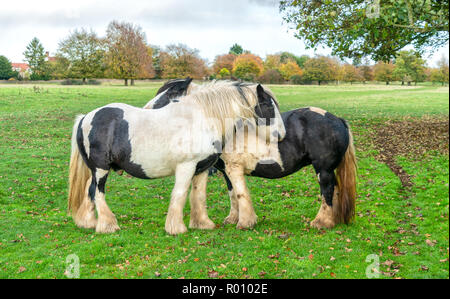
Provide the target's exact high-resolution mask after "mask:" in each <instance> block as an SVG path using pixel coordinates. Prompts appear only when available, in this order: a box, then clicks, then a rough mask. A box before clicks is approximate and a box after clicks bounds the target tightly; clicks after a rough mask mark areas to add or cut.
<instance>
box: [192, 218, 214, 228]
mask: <svg viewBox="0 0 450 299" xmlns="http://www.w3.org/2000/svg"><path fill="white" fill-rule="evenodd" d="M189 228H195V229H215V228H216V225H215V224H214V222H212V221H211V219H206V220H202V221H191V222H190V223H189Z"/></svg>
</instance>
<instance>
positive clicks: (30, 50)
mask: <svg viewBox="0 0 450 299" xmlns="http://www.w3.org/2000/svg"><path fill="white" fill-rule="evenodd" d="M23 56H25V61H26V62H27V63H28V65H29V66H30V69H31V72H32V73H31V76H30V79H31V80H48V79H50V74H49V69H48V65H47V62H46V61H45V58H46V55H45V50H44V46H43V45H42V44H41V42H40V41H39V39H38V38H36V37H35V38H33V39H32V40H31V42H30V43H29V44H28V45H27V48H26V50H25V52H23Z"/></svg>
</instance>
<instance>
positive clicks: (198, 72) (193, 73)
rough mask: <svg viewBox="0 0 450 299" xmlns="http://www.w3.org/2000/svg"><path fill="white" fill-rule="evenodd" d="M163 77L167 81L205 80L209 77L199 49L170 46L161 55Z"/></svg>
mask: <svg viewBox="0 0 450 299" xmlns="http://www.w3.org/2000/svg"><path fill="white" fill-rule="evenodd" d="M160 60H161V69H162V70H163V72H162V77H163V78H165V79H173V78H181V77H183V78H184V77H188V76H189V77H191V78H194V79H203V78H204V77H206V76H207V75H208V69H207V67H206V62H205V61H204V60H203V59H202V58H201V57H200V56H199V51H198V50H197V49H191V48H189V47H188V46H186V45H183V44H178V45H169V46H167V48H166V51H165V52H162V53H161V55H160Z"/></svg>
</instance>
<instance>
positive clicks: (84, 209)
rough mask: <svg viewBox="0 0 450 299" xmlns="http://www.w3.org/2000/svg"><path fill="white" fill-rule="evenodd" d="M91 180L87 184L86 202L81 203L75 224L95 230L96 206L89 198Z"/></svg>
mask: <svg viewBox="0 0 450 299" xmlns="http://www.w3.org/2000/svg"><path fill="white" fill-rule="evenodd" d="M91 180H92V179H91V178H89V179H88V181H89V182H88V183H87V184H86V190H85V191H84V200H83V202H82V203H81V206H80V208H79V209H78V211H77V214H76V216H75V217H74V220H75V223H76V224H77V226H78V227H81V228H95V227H96V226H97V219H96V218H95V204H94V202H93V201H92V200H91V199H90V197H89V187H90V185H91V183H90V181H91Z"/></svg>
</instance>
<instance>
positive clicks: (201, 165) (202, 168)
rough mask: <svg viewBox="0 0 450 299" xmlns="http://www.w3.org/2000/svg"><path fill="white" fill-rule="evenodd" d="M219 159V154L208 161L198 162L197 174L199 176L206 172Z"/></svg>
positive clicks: (209, 157)
mask: <svg viewBox="0 0 450 299" xmlns="http://www.w3.org/2000/svg"><path fill="white" fill-rule="evenodd" d="M217 159H219V154H212V155H210V156H208V157H207V158H206V159H204V160H202V161H200V162H198V163H197V167H196V168H195V174H196V175H197V174H200V173H202V172H204V171H206V170H207V169H208V168H210V167H211V166H213V165H214V164H215V163H216V162H217Z"/></svg>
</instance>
